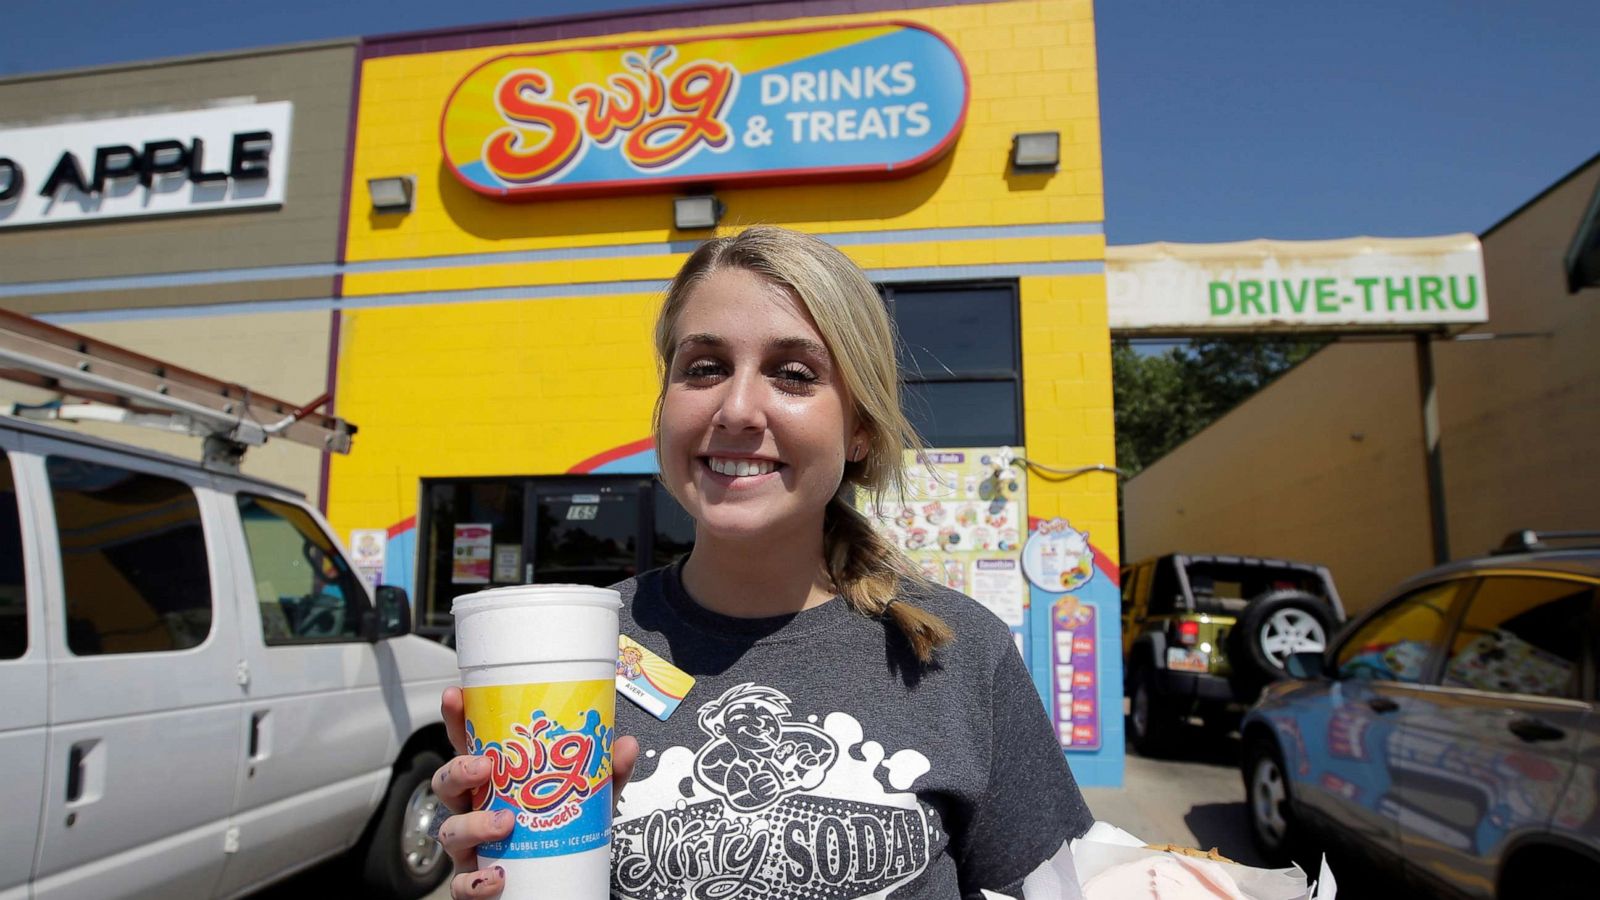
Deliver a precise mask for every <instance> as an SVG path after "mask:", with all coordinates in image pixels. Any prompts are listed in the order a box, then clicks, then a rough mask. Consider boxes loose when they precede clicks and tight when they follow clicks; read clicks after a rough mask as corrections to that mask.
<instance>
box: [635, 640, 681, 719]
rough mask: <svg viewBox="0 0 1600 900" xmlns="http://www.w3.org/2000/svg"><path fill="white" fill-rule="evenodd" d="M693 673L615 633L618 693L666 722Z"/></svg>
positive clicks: (679, 702) (675, 708)
mask: <svg viewBox="0 0 1600 900" xmlns="http://www.w3.org/2000/svg"><path fill="white" fill-rule="evenodd" d="M692 687H694V676H692V675H690V674H689V673H687V672H685V671H683V670H682V669H680V668H678V667H677V666H675V665H673V664H672V663H669V662H667V661H666V660H664V659H662V658H661V657H660V656H658V655H656V654H655V653H652V652H651V651H650V650H649V649H648V648H646V647H645V646H644V645H643V644H640V643H639V642H638V641H636V640H634V639H633V638H631V637H628V636H627V635H625V634H624V635H619V636H618V637H617V693H619V694H621V695H622V696H624V697H627V698H628V699H629V700H632V701H633V702H634V703H636V704H638V706H639V708H640V709H643V710H644V711H645V712H647V713H649V714H650V715H652V716H655V717H656V718H658V719H660V720H661V721H663V722H665V721H666V720H667V718H668V717H669V716H671V715H672V714H673V712H675V711H676V710H677V709H678V706H679V705H680V704H681V703H683V698H684V697H687V696H689V689H690V688H692Z"/></svg>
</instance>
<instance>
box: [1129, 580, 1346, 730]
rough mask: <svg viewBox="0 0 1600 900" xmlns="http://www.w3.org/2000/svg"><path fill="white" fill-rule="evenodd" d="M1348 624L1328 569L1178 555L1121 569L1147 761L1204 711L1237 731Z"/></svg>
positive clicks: (1211, 720)
mask: <svg viewBox="0 0 1600 900" xmlns="http://www.w3.org/2000/svg"><path fill="white" fill-rule="evenodd" d="M1343 621H1344V606H1343V605H1342V604H1341V603H1340V602H1339V592H1338V591H1337V590H1335V589H1334V586H1333V577H1332V576H1331V575H1329V574H1328V570H1327V568H1326V567H1324V566H1319V565H1312V564H1310V563H1300V562H1289V561H1287V560H1281V559H1262V558H1260V557H1254V556H1202V555H1195V554H1181V553H1180V554H1171V555H1168V556H1161V557H1156V558H1153V559H1147V560H1144V561H1142V562H1138V563H1134V564H1132V565H1129V566H1124V567H1123V569H1122V640H1123V659H1124V673H1125V677H1126V682H1125V683H1124V692H1125V694H1126V695H1127V696H1128V697H1129V698H1130V700H1131V704H1130V711H1129V716H1128V720H1129V721H1128V736H1129V738H1130V740H1132V742H1133V745H1134V747H1136V748H1137V749H1138V750H1139V752H1140V753H1143V754H1146V755H1154V754H1159V753H1161V752H1162V751H1163V750H1165V749H1166V748H1167V745H1168V744H1170V742H1171V740H1172V738H1173V737H1174V736H1175V735H1176V733H1177V730H1178V729H1179V728H1180V727H1181V726H1182V725H1183V723H1184V722H1186V721H1187V720H1188V719H1189V718H1190V717H1191V716H1195V715H1198V716H1200V717H1201V718H1202V719H1203V720H1204V721H1205V723H1206V725H1207V726H1208V727H1213V728H1217V729H1225V728H1230V727H1232V725H1233V723H1234V722H1236V721H1237V719H1238V716H1239V714H1240V713H1241V712H1242V711H1243V710H1244V708H1245V707H1247V706H1248V705H1249V704H1251V703H1253V702H1255V699H1256V697H1257V695H1259V694H1260V693H1261V688H1262V687H1263V686H1265V685H1266V684H1267V683H1268V682H1271V681H1276V680H1278V679H1280V678H1283V677H1284V670H1283V667H1284V663H1285V662H1286V661H1287V660H1288V658H1289V655H1290V654H1292V653H1304V652H1320V651H1322V650H1323V649H1324V648H1326V647H1327V645H1328V639H1329V638H1330V637H1331V636H1332V635H1333V632H1334V629H1335V628H1336V627H1337V626H1338V625H1339V624H1340V623H1342V622H1343Z"/></svg>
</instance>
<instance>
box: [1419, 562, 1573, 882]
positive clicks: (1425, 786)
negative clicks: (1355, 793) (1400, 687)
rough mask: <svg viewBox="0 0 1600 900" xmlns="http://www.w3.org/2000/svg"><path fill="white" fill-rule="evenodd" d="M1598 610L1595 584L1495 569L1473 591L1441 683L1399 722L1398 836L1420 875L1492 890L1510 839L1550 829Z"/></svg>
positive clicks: (1562, 791)
mask: <svg viewBox="0 0 1600 900" xmlns="http://www.w3.org/2000/svg"><path fill="white" fill-rule="evenodd" d="M1593 606H1594V587H1593V585H1592V584H1590V583H1588V582H1586V581H1582V580H1575V579H1567V578H1560V577H1546V576H1540V575H1534V574H1503V575H1489V576H1486V577H1484V578H1482V579H1481V580H1479V581H1478V582H1477V585H1476V587H1475V589H1474V590H1473V591H1472V592H1471V594H1470V596H1469V597H1467V598H1466V607H1465V611H1464V613H1463V614H1462V615H1461V616H1460V619H1459V622H1458V624H1457V625H1456V627H1455V630H1454V633H1453V634H1452V636H1451V638H1450V641H1449V644H1448V650H1447V652H1446V654H1445V658H1444V662H1443V665H1442V666H1441V668H1440V671H1439V674H1438V678H1437V685H1436V686H1433V687H1430V688H1428V689H1427V690H1425V691H1422V692H1421V693H1420V694H1419V695H1418V696H1417V697H1416V698H1415V699H1414V700H1413V701H1412V702H1411V703H1410V704H1409V705H1408V706H1407V708H1406V709H1405V711H1404V713H1403V716H1402V719H1401V727H1402V729H1403V730H1404V734H1403V736H1402V739H1401V752H1400V753H1399V754H1398V755H1397V757H1396V766H1395V779H1396V781H1397V783H1398V784H1399V786H1400V797H1401V809H1400V819H1399V824H1400V842H1401V846H1402V847H1403V849H1404V851H1405V857H1406V865H1407V867H1408V868H1409V869H1411V870H1413V871H1414V872H1415V873H1416V874H1418V875H1420V876H1422V877H1423V878H1425V879H1432V880H1436V881H1438V882H1442V883H1444V884H1446V885H1448V886H1449V887H1452V888H1454V889H1456V890H1459V891H1461V892H1463V893H1465V894H1467V895H1469V896H1482V897H1489V896H1491V895H1492V892H1493V891H1492V889H1493V885H1494V883H1495V876H1496V872H1497V871H1498V864H1499V860H1500V857H1501V854H1502V852H1503V851H1504V850H1505V848H1506V846H1507V844H1508V843H1509V842H1510V841H1512V840H1514V839H1516V838H1518V837H1520V836H1523V835H1526V834H1529V833H1533V832H1540V831H1543V830H1545V828H1547V827H1548V826H1549V823H1550V821H1551V818H1552V817H1553V816H1554V815H1555V814H1556V811H1557V809H1558V807H1559V806H1561V804H1562V802H1563V798H1564V797H1566V796H1567V795H1568V792H1569V785H1570V784H1571V781H1572V773H1573V767H1574V764H1575V761H1576V756H1577V753H1578V749H1579V742H1580V740H1581V738H1582V736H1583V728H1584V718H1585V717H1586V716H1587V715H1589V712H1590V705H1589V703H1588V702H1587V699H1586V698H1587V696H1589V694H1588V693H1587V692H1588V691H1589V690H1591V687H1590V686H1589V685H1586V684H1585V683H1584V682H1585V679H1584V677H1583V672H1584V666H1585V660H1586V657H1587V656H1588V655H1589V654H1591V653H1592V652H1593V650H1592V647H1591V646H1590V645H1591V643H1592V640H1591V639H1592V634H1593V632H1592V629H1591V616H1592V615H1593ZM1577 789H1578V790H1579V791H1580V792H1583V791H1585V790H1586V791H1587V792H1588V793H1590V794H1591V795H1592V793H1593V788H1592V786H1584V785H1580V786H1577ZM1591 802H1592V800H1591Z"/></svg>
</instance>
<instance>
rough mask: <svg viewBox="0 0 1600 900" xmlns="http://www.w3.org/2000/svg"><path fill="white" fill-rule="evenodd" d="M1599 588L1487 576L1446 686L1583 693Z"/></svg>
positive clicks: (1461, 631) (1453, 648)
mask: <svg viewBox="0 0 1600 900" xmlns="http://www.w3.org/2000/svg"><path fill="white" fill-rule="evenodd" d="M1592 603H1593V591H1592V590H1591V589H1590V588H1589V587H1588V586H1587V585H1583V584H1578V583H1576V582H1572V581H1563V580H1560V579H1555V578H1503V577H1491V578H1485V579H1483V581H1482V582H1480V583H1479V587H1478V590H1477V592H1476V593H1474V594H1473V595H1472V599H1471V601H1469V604H1468V606H1467V613H1466V615H1465V616H1464V617H1463V618H1462V620H1461V626H1460V628H1458V629H1457V631H1456V634H1455V639H1454V640H1452V641H1451V642H1450V656H1449V659H1448V660H1447V661H1446V663H1445V667H1444V684H1446V685H1451V686H1454V687H1465V688H1475V689H1477V690H1481V691H1495V692H1497V693H1503V694H1533V695H1535V696H1539V697H1568V698H1573V697H1577V696H1578V692H1579V691H1580V690H1581V686H1580V685H1579V683H1578V672H1579V665H1580V664H1581V662H1582V660H1583V642H1584V636H1585V635H1587V634H1588V633H1589V609H1590V605H1591V604H1592Z"/></svg>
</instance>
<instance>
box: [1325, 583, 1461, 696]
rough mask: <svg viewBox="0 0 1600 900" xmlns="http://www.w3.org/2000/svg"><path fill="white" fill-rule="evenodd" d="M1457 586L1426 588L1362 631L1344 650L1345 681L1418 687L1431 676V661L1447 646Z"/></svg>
mask: <svg viewBox="0 0 1600 900" xmlns="http://www.w3.org/2000/svg"><path fill="white" fill-rule="evenodd" d="M1459 592H1460V585H1459V584H1458V583H1457V582H1453V581H1451V582H1446V583H1444V584H1435V585H1430V586H1428V587H1425V588H1422V589H1420V590H1418V591H1416V592H1414V593H1412V594H1409V595H1407V596H1406V597H1404V598H1402V599H1401V600H1398V601H1396V602H1395V603H1394V604H1393V605H1392V606H1390V607H1389V608H1388V609H1387V610H1385V611H1383V612H1382V613H1379V614H1378V615H1377V617H1376V618H1374V619H1372V620H1371V621H1369V622H1367V623H1366V624H1365V625H1362V626H1361V628H1359V629H1358V630H1357V631H1356V632H1355V633H1354V634H1352V635H1351V636H1350V637H1349V639H1347V640H1346V641H1345V642H1344V645H1343V646H1342V647H1340V648H1339V654H1338V657H1337V658H1336V664H1337V668H1338V672H1339V677H1340V678H1368V679H1372V680H1374V681H1400V682H1405V683H1408V684H1414V683H1416V682H1419V681H1421V680H1422V679H1423V678H1425V677H1426V676H1427V674H1428V673H1427V666H1428V660H1429V659H1430V658H1431V656H1432V654H1433V652H1434V650H1436V649H1437V648H1439V647H1440V646H1442V645H1443V643H1444V635H1445V628H1446V626H1447V625H1449V623H1450V607H1451V604H1452V603H1453V602H1454V600H1455V598H1456V595H1457V594H1458V593H1459Z"/></svg>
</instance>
